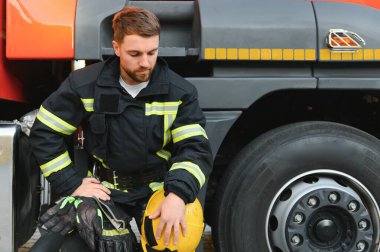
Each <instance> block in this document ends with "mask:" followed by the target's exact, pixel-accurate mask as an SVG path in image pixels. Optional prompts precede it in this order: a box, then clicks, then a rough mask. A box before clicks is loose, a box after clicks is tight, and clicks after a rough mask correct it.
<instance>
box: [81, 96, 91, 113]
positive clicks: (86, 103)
mask: <svg viewBox="0 0 380 252" xmlns="http://www.w3.org/2000/svg"><path fill="white" fill-rule="evenodd" d="M80 100H81V101H82V103H83V106H84V109H85V110H86V111H87V112H93V111H94V99H93V98H88V99H84V98H80Z"/></svg>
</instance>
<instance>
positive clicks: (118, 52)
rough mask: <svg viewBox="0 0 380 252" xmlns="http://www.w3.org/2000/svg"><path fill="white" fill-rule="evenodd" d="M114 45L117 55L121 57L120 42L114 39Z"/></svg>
mask: <svg viewBox="0 0 380 252" xmlns="http://www.w3.org/2000/svg"><path fill="white" fill-rule="evenodd" d="M112 47H113V50H114V51H115V54H116V56H118V57H120V46H119V43H117V42H116V41H115V40H112Z"/></svg>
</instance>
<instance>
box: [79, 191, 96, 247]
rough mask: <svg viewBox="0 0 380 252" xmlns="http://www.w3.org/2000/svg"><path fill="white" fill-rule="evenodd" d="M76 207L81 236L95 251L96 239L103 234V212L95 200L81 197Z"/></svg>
mask: <svg viewBox="0 0 380 252" xmlns="http://www.w3.org/2000/svg"><path fill="white" fill-rule="evenodd" d="M74 205H75V208H76V211H77V223H76V225H77V228H78V232H79V235H80V237H81V238H82V239H83V240H84V241H85V242H86V243H87V245H88V246H89V247H90V249H91V250H93V251H95V248H96V247H95V244H96V241H95V237H96V236H101V234H102V224H103V215H102V212H101V211H100V209H99V208H98V205H97V203H96V200H95V199H93V198H87V197H79V198H78V199H77V200H76V201H75V203H74Z"/></svg>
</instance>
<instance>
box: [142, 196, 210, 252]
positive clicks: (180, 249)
mask: <svg viewBox="0 0 380 252" xmlns="http://www.w3.org/2000/svg"><path fill="white" fill-rule="evenodd" d="M164 199H165V195H164V190H163V189H161V190H158V191H156V192H155V193H154V194H153V195H152V197H150V199H149V201H148V204H147V206H146V210H145V213H144V217H143V223H142V226H141V246H142V248H143V251H144V252H151V251H177V252H193V251H195V249H196V248H197V246H198V244H199V242H200V240H201V237H202V233H203V229H204V223H203V210H202V206H201V203H200V202H199V200H198V199H196V200H195V201H194V202H193V203H190V204H187V205H186V208H185V219H186V229H187V235H186V237H184V236H183V234H182V232H180V235H179V239H178V243H177V245H174V243H173V233H172V234H171V235H170V242H169V245H167V246H166V245H165V243H164V236H162V237H161V239H160V240H156V236H155V232H156V230H157V226H158V223H159V221H160V218H157V219H153V220H152V219H149V215H151V214H153V213H154V212H155V211H156V210H157V208H158V207H159V206H160V204H161V203H162V202H163V201H164Z"/></svg>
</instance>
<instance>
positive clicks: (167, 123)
mask: <svg viewBox="0 0 380 252" xmlns="http://www.w3.org/2000/svg"><path fill="white" fill-rule="evenodd" d="M176 116H177V115H164V142H163V144H162V147H165V146H166V145H167V144H168V143H169V142H170V140H171V139H172V133H171V131H170V128H171V127H172V125H173V122H174V120H175V118H176Z"/></svg>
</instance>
